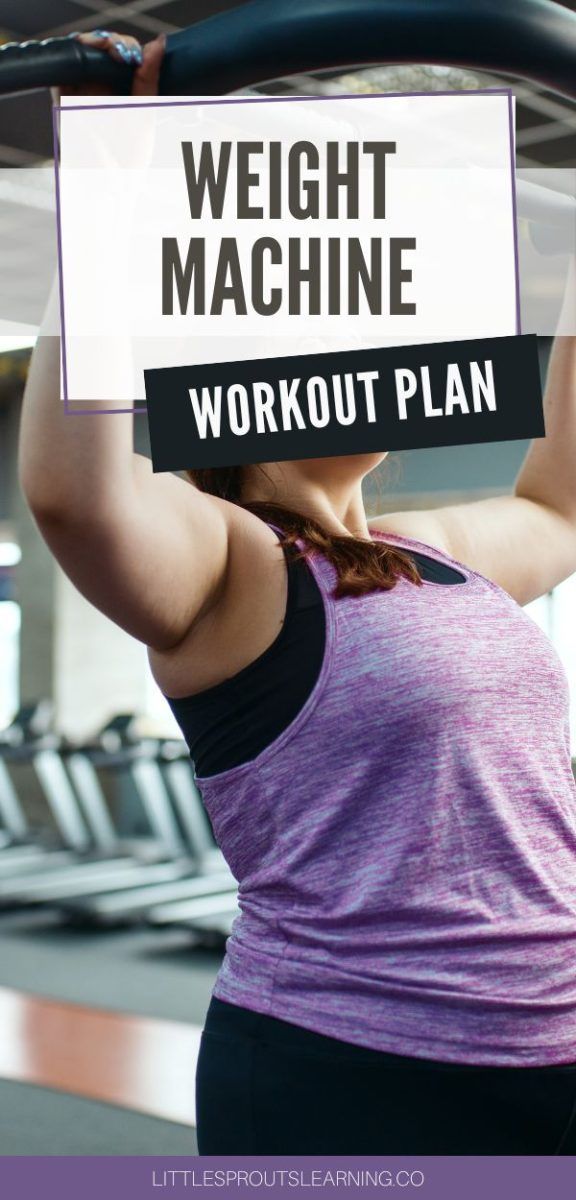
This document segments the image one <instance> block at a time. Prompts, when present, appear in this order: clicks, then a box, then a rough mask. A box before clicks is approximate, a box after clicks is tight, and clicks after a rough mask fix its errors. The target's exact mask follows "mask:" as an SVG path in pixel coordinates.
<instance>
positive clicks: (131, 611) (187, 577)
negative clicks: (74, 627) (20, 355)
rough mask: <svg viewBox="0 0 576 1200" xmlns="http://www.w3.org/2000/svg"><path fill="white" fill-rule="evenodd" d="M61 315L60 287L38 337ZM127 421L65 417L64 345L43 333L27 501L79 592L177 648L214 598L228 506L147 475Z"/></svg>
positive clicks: (27, 419) (26, 459)
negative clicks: (58, 301) (62, 367)
mask: <svg viewBox="0 0 576 1200" xmlns="http://www.w3.org/2000/svg"><path fill="white" fill-rule="evenodd" d="M56 314H57V286H56V284H55V286H54V288H53V290H52V294H51V297H50V301H49V305H48V309H47V311H46V316H45V319H44V322H43V330H46V329H54V328H57V327H58V325H57V315H56ZM96 407H98V405H95V404H93V403H92V402H91V403H90V408H96ZM101 407H102V408H105V407H109V406H108V405H104V404H102V406H101ZM132 424H133V418H132V415H131V414H121V413H118V414H116V413H115V414H106V415H104V414H102V415H99V414H95V415H90V414H88V413H85V414H80V415H76V414H68V415H67V414H66V412H65V410H64V404H63V402H62V401H61V400H60V338H59V337H54V336H49V335H47V334H46V333H45V332H43V331H42V330H41V332H40V337H39V339H38V342H37V345H36V347H35V349H34V352H33V355H32V361H31V365H30V371H29V375H28V381H27V385H26V389H25V394H24V403H23V411H22V424H21V437H20V456H19V468H20V480H21V484H22V488H23V491H24V494H25V496H26V498H27V500H28V504H29V505H30V508H31V510H32V513H33V515H34V517H35V519H36V522H37V524H38V527H39V529H40V531H41V533H42V536H43V537H44V538H45V540H46V542H47V543H48V545H49V546H50V548H51V550H52V551H53V553H54V555H55V557H56V558H57V559H58V561H59V562H60V564H61V566H62V567H63V569H64V570H65V571H66V574H67V575H69V577H70V579H71V580H72V581H73V583H75V584H76V586H77V587H78V589H79V590H80V591H81V592H82V593H83V594H84V595H85V596H86V597H87V598H88V599H89V600H90V601H91V602H92V603H93V604H95V605H96V607H97V608H100V609H101V610H102V611H103V612H104V613H106V614H107V616H109V617H111V618H112V620H114V621H116V622H117V624H118V625H121V626H122V627H123V628H124V629H126V630H127V631H128V632H129V633H131V634H133V635H134V636H135V637H137V638H139V639H140V640H141V641H143V642H145V643H146V644H148V645H150V646H152V647H154V648H155V649H158V650H162V649H167V648H169V647H170V646H173V645H175V644H176V643H177V642H178V641H180V640H181V639H182V638H183V637H184V636H185V634H186V633H187V632H188V630H189V629H190V627H191V625H192V624H193V622H194V621H195V620H196V619H197V618H198V617H200V616H201V615H203V614H204V613H205V612H206V611H207V610H208V608H209V607H210V605H211V602H212V600H213V599H214V598H215V597H216V596H217V595H218V594H219V591H220V588H221V587H222V585H223V582H224V578H225V573H226V565H227V559H228V514H227V509H228V506H227V505H226V504H224V503H222V502H220V501H217V500H214V499H213V498H211V497H208V496H204V495H203V494H201V493H200V492H198V491H197V490H196V489H194V488H192V487H191V486H190V484H188V483H185V482H184V481H183V480H181V479H178V478H177V477H176V476H172V475H169V474H159V475H153V473H152V469H151V465H150V463H149V462H148V460H147V459H146V458H144V457H142V456H140V455H136V454H134V452H133V442H132V437H133V430H132Z"/></svg>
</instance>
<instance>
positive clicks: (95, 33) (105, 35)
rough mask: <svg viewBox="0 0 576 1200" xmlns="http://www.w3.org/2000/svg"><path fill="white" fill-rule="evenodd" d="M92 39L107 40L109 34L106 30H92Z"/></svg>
mask: <svg viewBox="0 0 576 1200" xmlns="http://www.w3.org/2000/svg"><path fill="white" fill-rule="evenodd" d="M92 37H97V38H109V37H110V33H109V30H108V29H93V30H92Z"/></svg>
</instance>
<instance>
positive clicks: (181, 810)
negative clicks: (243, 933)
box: [58, 738, 237, 925]
mask: <svg viewBox="0 0 576 1200" xmlns="http://www.w3.org/2000/svg"><path fill="white" fill-rule="evenodd" d="M157 763H158V767H159V769H160V771H161V773H162V777H163V779H164V783H165V786H166V788H167V791H168V794H169V796H170V800H171V804H172V811H173V812H174V814H175V818H176V820H177V822H178V827H179V830H180V834H181V837H182V838H183V841H184V843H185V846H186V852H187V855H188V861H187V867H186V869H185V871H184V874H183V875H182V876H181V877H180V878H177V879H172V880H168V881H165V880H160V881H159V880H157V879H154V878H152V877H149V878H148V879H146V880H145V881H144V882H143V884H139V885H138V886H133V887H129V888H123V889H122V890H120V889H114V890H112V889H109V888H107V887H106V888H102V889H100V891H99V892H93V891H90V892H89V893H87V894H86V893H85V894H77V895H74V896H69V897H64V898H62V899H61V900H60V901H59V902H58V908H59V909H60V910H61V911H62V912H63V913H64V914H66V916H67V917H68V918H69V920H72V921H76V922H78V921H79V922H82V923H86V922H90V923H95V924H100V925H123V924H129V923H134V922H138V921H140V920H141V919H142V918H144V917H146V915H147V913H148V912H149V911H150V909H151V908H152V907H153V906H156V905H159V904H161V903H167V902H168V901H172V902H174V901H184V900H186V901H188V902H190V901H195V902H196V903H198V904H203V905H205V906H206V910H207V911H209V912H214V913H218V912H220V908H221V906H222V904H223V903H224V905H225V907H227V908H230V907H231V906H233V905H235V903H236V893H237V883H236V880H235V879H234V877H233V875H232V874H231V872H230V870H229V868H228V866H227V864H226V862H225V860H224V858H223V856H222V853H221V851H220V850H219V849H218V847H217V846H216V843H215V840H214V834H213V832H212V828H211V825H210V822H209V820H208V817H207V814H206V811H205V809H204V805H203V803H202V798H201V796H200V792H199V791H198V788H197V786H196V784H195V782H194V777H193V772H192V764H191V762H190V757H189V753H188V749H187V747H186V745H185V743H184V742H183V741H182V740H181V739H176V738H164V739H161V740H160V741H159V744H158V750H157Z"/></svg>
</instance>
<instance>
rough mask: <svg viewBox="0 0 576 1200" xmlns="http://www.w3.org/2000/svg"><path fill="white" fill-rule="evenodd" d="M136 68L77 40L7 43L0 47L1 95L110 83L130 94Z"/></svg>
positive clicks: (49, 39)
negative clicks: (66, 86)
mask: <svg viewBox="0 0 576 1200" xmlns="http://www.w3.org/2000/svg"><path fill="white" fill-rule="evenodd" d="M133 73H134V68H133V67H131V66H129V65H128V64H124V63H120V62H118V61H117V60H116V59H113V58H111V56H110V54H108V52H107V51H103V50H97V49H96V48H95V47H92V46H86V45H84V43H83V42H79V41H78V40H77V39H76V38H69V37H55V38H46V40H45V41H42V42H35V41H31V42H21V43H18V42H8V43H6V44H5V45H3V46H0V94H3V95H6V94H10V93H12V92H26V91H31V90H35V89H37V88H44V87H56V86H58V85H59V86H62V87H64V86H65V85H67V84H68V85H71V86H74V85H77V84H79V85H82V84H83V83H87V82H94V83H96V82H98V83H106V84H109V85H110V87H111V88H112V89H113V90H114V92H117V93H119V94H120V95H127V94H128V93H129V92H130V91H131V88H132V75H133Z"/></svg>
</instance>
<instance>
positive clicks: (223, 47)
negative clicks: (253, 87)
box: [161, 0, 576, 99]
mask: <svg viewBox="0 0 576 1200" xmlns="http://www.w3.org/2000/svg"><path fill="white" fill-rule="evenodd" d="M377 63H434V64H438V65H442V66H459V67H468V68H471V69H474V68H477V69H480V70H486V71H489V72H494V73H496V74H501V73H503V74H507V75H511V76H513V77H514V78H519V79H526V80H530V81H531V82H533V83H536V84H540V85H541V86H543V87H545V88H549V89H551V90H552V91H555V92H558V93H559V94H561V95H564V96H567V97H570V98H571V99H576V15H575V14H574V13H572V12H570V11H569V10H568V9H567V8H564V7H562V6H561V5H560V4H556V3H553V0H252V2H251V3H249V4H243V5H242V6H241V7H239V8H236V9H233V10H232V11H231V12H226V13H221V14H219V15H218V16H216V17H211V18H210V19H209V20H207V21H202V22H201V23H199V24H198V25H193V26H192V27H191V28H190V29H184V30H182V31H181V32H179V33H173V34H169V36H168V38H167V53H166V58H165V61H164V64H163V70H162V79H161V91H162V92H163V93H165V94H168V95H177V94H183V95H194V94H197V95H217V94H218V93H221V92H230V91H233V90H235V89H237V88H240V87H246V86H248V85H250V84H255V83H262V82H264V81H266V80H270V79H278V78H281V77H282V76H288V75H293V74H299V73H301V72H306V71H313V70H324V69H328V68H334V67H338V68H339V67H346V66H351V65H356V66H359V65H368V64H377Z"/></svg>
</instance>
